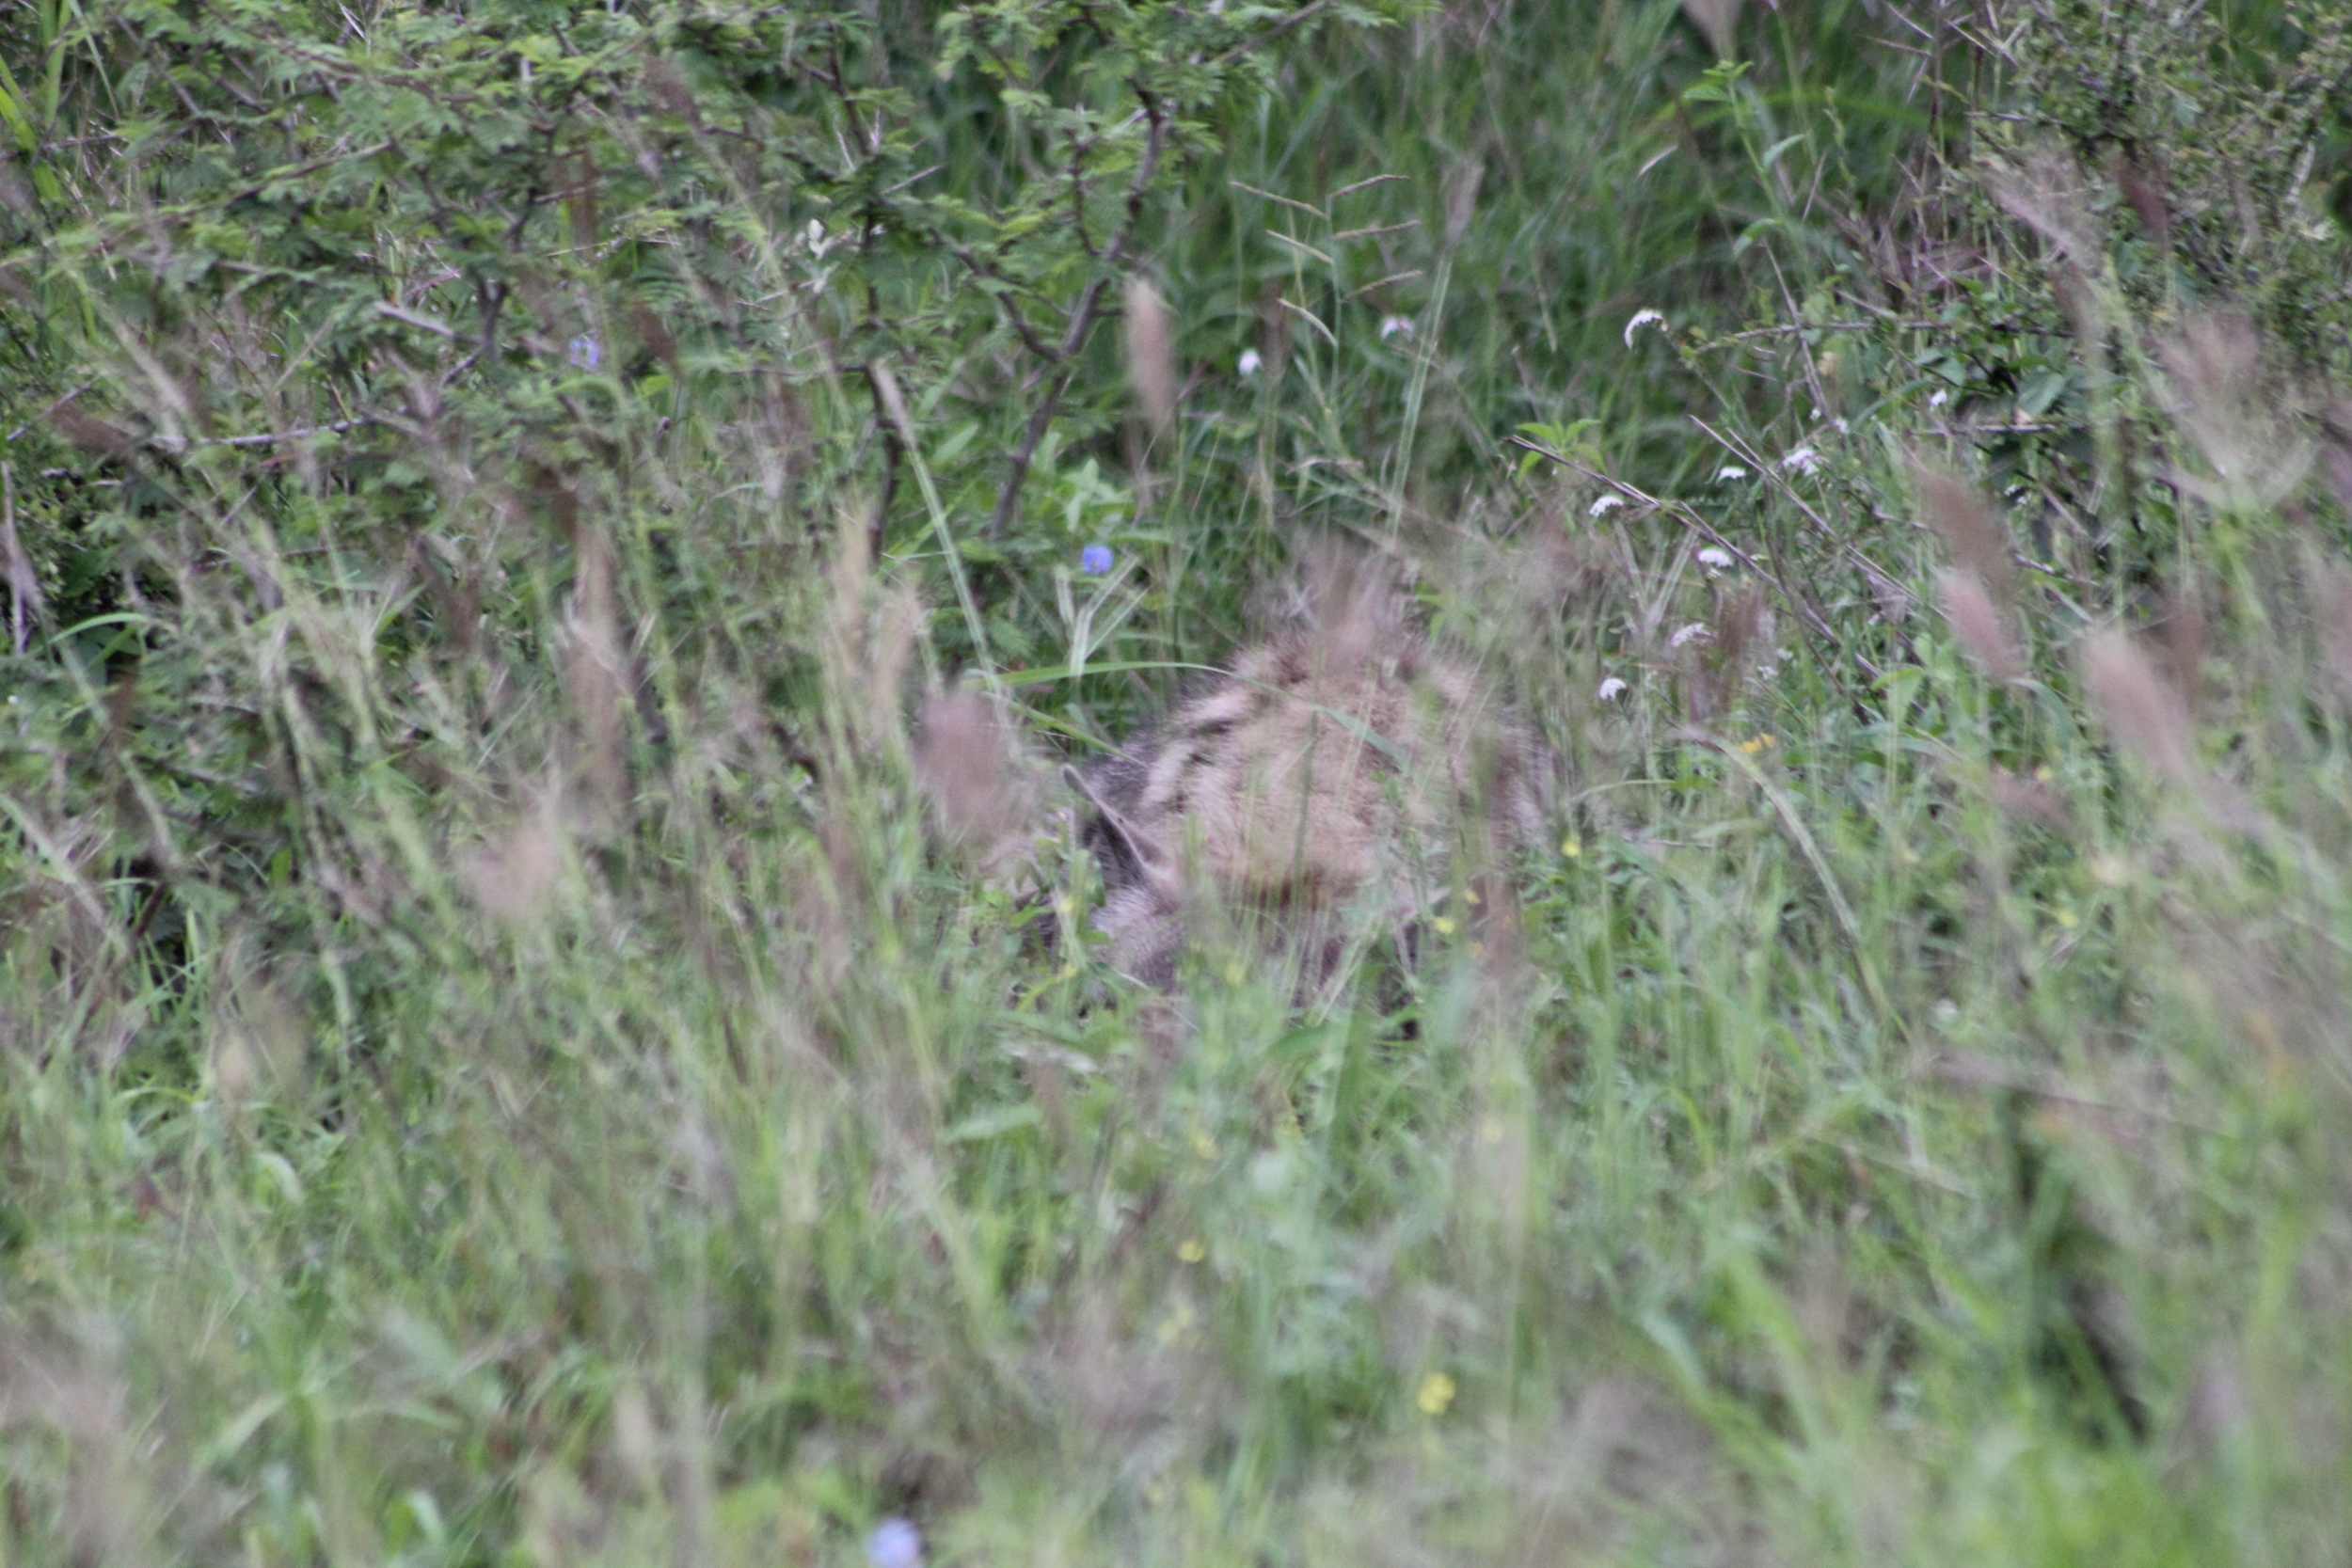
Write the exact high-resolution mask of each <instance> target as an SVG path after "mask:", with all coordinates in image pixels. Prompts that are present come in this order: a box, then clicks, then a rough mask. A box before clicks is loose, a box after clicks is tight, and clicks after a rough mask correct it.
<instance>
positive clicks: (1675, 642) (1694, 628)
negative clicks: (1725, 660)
mask: <svg viewBox="0 0 2352 1568" xmlns="http://www.w3.org/2000/svg"><path fill="white" fill-rule="evenodd" d="M1713 635H1714V633H1712V632H1710V631H1708V629H1707V623H1706V622H1704V621H1693V622H1692V623H1691V624H1690V625H1689V626H1679V627H1677V628H1676V630H1675V634H1674V635H1673V636H1672V637H1669V638H1668V639H1666V646H1667V647H1669V648H1679V647H1681V646H1682V645H1683V644H1684V643H1685V642H1689V641H1692V640H1693V639H1696V638H1701V637H1711V636H1713Z"/></svg>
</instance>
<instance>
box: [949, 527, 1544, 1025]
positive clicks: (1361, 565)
mask: <svg viewBox="0 0 2352 1568" xmlns="http://www.w3.org/2000/svg"><path fill="white" fill-rule="evenodd" d="M1289 620H1290V621H1291V622H1292V623H1293V624H1291V625H1288V626H1282V627H1281V628H1279V630H1276V631H1275V632H1273V633H1272V634H1271V635H1269V636H1267V637H1265V638H1264V639H1263V640H1262V641H1258V642H1256V643H1254V644H1252V645H1249V646H1248V647H1246V648H1245V649H1243V650H1242V651H1241V652H1240V653H1239V654H1238V655H1237V656H1236V657H1233V658H1232V660H1231V661H1230V663H1229V666H1228V668H1227V669H1226V670H1225V671H1224V672H1223V673H1217V674H1215V675H1213V676H1209V677H1206V678H1204V679H1202V680H1200V681H1198V682H1196V683H1195V684H1194V685H1193V686H1192V687H1191V689H1188V690H1187V691H1186V692H1185V693H1184V695H1183V696H1182V697H1180V698H1179V699H1178V701H1177V702H1176V703H1175V704H1174V705H1172V706H1171V707H1170V708H1169V709H1168V711H1167V712H1166V713H1165V714H1163V715H1162V716H1161V717H1160V718H1159V719H1158V721H1156V722H1154V723H1152V724H1150V725H1149V726H1147V727H1146V728H1144V729H1143V730H1142V731H1141V732H1140V733H1138V734H1136V735H1133V736H1129V737H1127V739H1126V740H1125V741H1124V742H1123V743H1122V744H1121V745H1120V747H1119V748H1118V749H1117V750H1115V751H1112V752H1108V753H1107V754H1105V755H1104V756H1102V757H1100V758H1099V759H1097V760H1096V761H1094V762H1093V763H1092V764H1091V765H1089V766H1088V767H1087V768H1084V769H1083V770H1082V771H1075V772H1070V773H1068V774H1067V775H1066V776H1068V777H1069V778H1070V779H1071V781H1072V782H1073V784H1074V785H1075V790H1076V795H1077V801H1076V804H1075V806H1074V811H1075V815H1076V818H1077V823H1076V825H1077V831H1078V834H1079V841H1080V842H1081V843H1082V844H1083V845H1084V847H1085V848H1086V849H1087V850H1088V851H1089V852H1090V853H1091V856H1092V859H1093V862H1094V864H1095V866H1096V868H1097V871H1098V874H1099V876H1100V879H1101V882H1102V886H1103V891H1104V899H1103V904H1102V907H1101V909H1100V910H1099V911H1097V912H1096V914H1095V916H1094V919H1093V927H1094V929H1095V930H1096V931H1097V932H1099V933H1100V936H1101V938H1102V939H1105V940H1103V941H1101V942H1099V944H1098V945H1099V955H1100V957H1101V958H1103V959H1104V961H1105V962H1107V963H1108V964H1109V965H1110V967H1111V968H1113V969H1115V970H1117V971H1119V972H1120V973H1122V974H1127V975H1129V976H1131V977H1132V978H1134V979H1136V980H1138V981H1141V982H1143V983H1144V984H1146V985H1149V986H1153V987H1157V988H1159V989H1162V990H1169V989H1172V988H1173V987H1174V986H1175V984H1176V982H1177V980H1178V978H1179V975H1180V974H1181V972H1182V969H1183V966H1184V956H1185V954H1186V952H1187V951H1188V950H1191V949H1193V948H1195V947H1200V948H1211V947H1217V948H1223V949H1225V950H1228V951H1233V952H1249V951H1254V952H1256V953H1257V954H1259V955H1262V956H1263V957H1265V958H1275V959H1279V960H1280V961H1282V962H1284V963H1286V964H1287V965H1289V966H1291V967H1292V969H1293V972H1294V973H1295V975H1296V977H1297V981H1298V990H1299V991H1300V993H1301V994H1302V995H1304V994H1306V993H1308V992H1310V991H1312V990H1318V989H1320V988H1321V987H1322V986H1324V985H1325V984H1326V983H1327V982H1328V981H1330V980H1331V979H1332V978H1333V977H1334V976H1335V975H1336V974H1339V973H1340V972H1341V971H1342V970H1343V968H1344V967H1346V966H1347V965H1348V964H1349V962H1350V961H1351V957H1352V956H1354V955H1360V954H1361V953H1364V952H1367V951H1369V950H1370V949H1371V948H1372V947H1373V946H1374V945H1375V943H1377V942H1379V941H1381V940H1382V939H1383V938H1384V937H1385V938H1389V939H1392V940H1394V941H1395V942H1397V943H1398V944H1399V945H1400V947H1401V948H1402V949H1403V950H1404V951H1406V953H1408V954H1409V953H1410V951H1411V950H1412V949H1413V948H1414V947H1415V946H1417V945H1418V944H1419V943H1420V942H1421V941H1422V938H1423V937H1424V936H1425V933H1426V929H1427V927H1432V926H1434V927H1436V928H1437V929H1438V930H1440V931H1450V930H1454V929H1456V928H1461V929H1464V930H1466V931H1467V930H1470V929H1471V928H1474V927H1480V926H1482V925H1483V924H1485V923H1486V922H1487V921H1488V920H1490V919H1491V918H1494V917H1501V918H1503V919H1507V918H1509V916H1508V911H1507V905H1508V891H1507V888H1508V883H1507V869H1508V860H1509V857H1510V855H1511V853H1512V851H1513V850H1514V849H1516V848H1518V847H1525V846H1527V845H1530V844H1533V843H1534V842H1535V841H1536V839H1537V838H1538V837H1539V835H1540V834H1541V832H1542V828H1543V819H1544V798H1545V795H1546V793H1547V792H1546V789H1545V785H1546V784H1547V783H1548V782H1549V775H1550V773H1551V772H1552V770H1553V766H1554V764H1553V759H1552V757H1551V755H1550V753H1549V752H1548V751H1547V750H1546V749H1545V748H1544V747H1543V746H1542V745H1541V744H1540V743H1538V741H1537V740H1536V739H1535V737H1534V735H1533V734H1532V732H1531V731H1530V730H1529V729H1528V727H1527V726H1526V724H1525V723H1524V722H1523V721H1522V720H1521V719H1520V718H1519V717H1518V715H1517V714H1516V713H1514V712H1513V711H1512V710H1511V709H1510V708H1509V707H1508V706H1506V705H1504V704H1503V703H1502V701H1501V700H1500V698H1499V697H1498V696H1497V695H1496V693H1495V691H1494V690H1493V689H1492V688H1491V687H1490V686H1489V685H1488V684H1487V682H1486V681H1485V680H1484V679H1483V678H1481V676H1480V675H1479V674H1478V673H1476V671H1474V670H1473V669H1472V668H1470V665H1469V664H1468V663H1467V662H1466V661H1464V660H1463V659H1461V658H1460V657H1457V656H1454V655H1453V654H1450V653H1449V652H1447V651H1446V650H1444V649H1443V648H1441V647H1440V646H1439V645H1438V643H1437V642H1436V641H1434V640H1433V639H1431V638H1430V637H1429V636H1428V635H1427V634H1426V633H1424V632H1422V630H1420V629H1419V628H1418V627H1417V626H1414V625H1413V623H1412V621H1411V618H1410V616H1409V614H1408V613H1407V610H1406V604H1405V601H1404V597H1403V595H1402V594H1400V593H1398V592H1397V590H1396V586H1395V583H1394V581H1393V578H1391V576H1390V574H1389V573H1387V572H1386V571H1385V570H1382V569H1379V568H1377V567H1375V566H1374V565H1373V564H1371V563H1369V562H1364V561H1361V560H1353V559H1348V558H1326V559H1324V560H1322V561H1320V562H1316V563H1315V564H1314V565H1313V566H1312V567H1311V571H1310V582H1309V584H1308V588H1307V591H1306V592H1305V593H1303V594H1300V595H1298V596H1297V600H1296V601H1295V608H1294V610H1293V611H1292V613H1291V615H1290V617H1289ZM937 711H938V710H936V709H935V710H934V714H935V715H936V714H937ZM941 727H942V726H941V724H940V722H939V721H938V719H937V718H936V717H935V718H934V720H933V721H932V723H931V724H930V725H928V726H927V728H928V729H930V730H931V731H933V732H934V735H933V736H932V737H930V740H928V741H927V749H930V746H932V745H935V742H936V738H937V736H936V732H937V731H938V730H939V729H940V728H941ZM933 770H934V771H937V770H938V769H936V768H934V769H933ZM1035 841H1036V834H1035V832H1034V831H1032V832H1031V834H1030V836H1029V840H1028V842H1030V843H1032V844H1033V843H1034V842H1035Z"/></svg>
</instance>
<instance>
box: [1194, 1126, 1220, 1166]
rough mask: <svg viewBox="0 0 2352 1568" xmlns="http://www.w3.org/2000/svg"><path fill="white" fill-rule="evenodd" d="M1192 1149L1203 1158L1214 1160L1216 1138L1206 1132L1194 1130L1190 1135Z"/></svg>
mask: <svg viewBox="0 0 2352 1568" xmlns="http://www.w3.org/2000/svg"><path fill="white" fill-rule="evenodd" d="M1192 1151H1193V1152H1194V1153H1195V1154H1198V1155H1200V1158H1202V1159H1203V1160H1214V1159H1216V1139H1215V1138H1212V1137H1210V1136H1209V1135H1208V1134H1207V1133H1206V1132H1195V1133H1193V1135H1192Z"/></svg>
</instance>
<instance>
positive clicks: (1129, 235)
mask: <svg viewBox="0 0 2352 1568" xmlns="http://www.w3.org/2000/svg"><path fill="white" fill-rule="evenodd" d="M1136 96H1137V97H1138V98H1140V99H1141V100H1142V101H1143V108H1144V114H1145V119H1147V121H1148V122H1149V125H1150V129H1149V131H1148V132H1147V133H1146V135H1145V138H1144V144H1143V156H1142V157H1141V158H1139V159H1137V160H1136V172H1135V176H1134V178H1132V179H1130V180H1129V181H1128V182H1127V215H1126V219H1125V221H1124V222H1123V223H1121V224H1120V229H1119V231H1118V232H1117V233H1116V234H1113V235H1112V236H1111V238H1110V240H1109V242H1108V243H1107V244H1105V245H1104V246H1103V255H1102V267H1103V270H1102V271H1101V272H1100V273H1099V274H1097V275H1096V276H1095V277H1094V278H1093V279H1092V280H1091V281H1089V283H1088V284H1087V286H1086V289H1085V291H1084V292H1083V293H1080V294H1079V296H1078V303H1077V304H1076V305H1075V306H1073V308H1072V309H1071V313H1070V325H1069V329H1068V330H1067V331H1065V332H1064V333H1063V334H1062V339H1061V344H1060V347H1059V349H1058V350H1057V355H1056V359H1055V362H1056V363H1057V364H1058V365H1059V367H1060V369H1059V370H1058V371H1057V373H1056V374H1055V376H1054V380H1053V384H1052V385H1051V386H1050V387H1048V388H1046V391H1045V396H1044V398H1043V400H1042V401H1041V402H1040V403H1039V404H1038V405H1037V408H1036V410H1035V411H1034V412H1033V413H1031V414H1030V416H1029V423H1028V428H1027V429H1025V430H1024V431H1023V432H1022V433H1021V445H1020V447H1019V448H1018V449H1016V450H1015V451H1014V452H1013V454H1012V461H1011V462H1010V463H1009V465H1008V466H1007V470H1006V474H1005V483H1004V488H1003V489H1001V490H999V491H998V492H997V495H996V515H994V516H993V517H992V518H991V519H989V524H988V529H987V531H986V532H985V534H984V535H983V537H985V538H988V539H996V538H998V537H1001V536H1002V535H1003V533H1004V531H1006V530H1007V529H1009V528H1010V527H1011V526H1012V520H1013V518H1014V517H1015V516H1017V515H1019V514H1020V511H1021V487H1022V485H1023V484H1025V483H1027V481H1028V477H1029V464H1030V462H1031V460H1032V459H1034V458H1035V457H1036V456H1037V449H1038V445H1039V443H1040V442H1041V441H1043V440H1044V439H1045V432H1046V431H1047V430H1048V429H1050V428H1052V426H1053V423H1054V417H1055V416H1056V415H1057V414H1058V413H1060V412H1061V400H1062V397H1063V395H1064V394H1065V393H1067V392H1068V391H1069V390H1070V383H1071V380H1072V378H1073V376H1074V375H1075V373H1076V370H1075V367H1074V366H1073V364H1072V362H1071V361H1072V360H1073V357H1074V356H1076V354H1077V352H1078V350H1079V349H1081V348H1083V347H1085V346H1086V338H1087V333H1088V332H1089V331H1090V330H1091V329H1092V328H1093V326H1094V322H1095V318H1096V317H1097V316H1099V315H1100V314H1101V313H1102V309H1103V296H1104V291H1105V290H1107V289H1108V288H1109V287H1110V281H1111V279H1112V278H1113V277H1117V276H1118V275H1119V269H1120V262H1121V261H1124V259H1125V257H1126V254H1127V245H1128V243H1129V242H1130V241H1131V240H1133V239H1134V238H1135V234H1136V230H1137V229H1138V228H1139V227H1141V225H1142V222H1143V198H1144V197H1145V195H1146V194H1147V193H1148V192H1149V191H1150V189H1151V185H1152V174H1153V173H1154V172H1155V171H1156V170H1157V169H1158V167H1159V163H1160V155H1161V153H1162V152H1164V151H1165V150H1167V147H1168V116H1167V114H1166V113H1165V112H1164V111H1163V110H1162V108H1161V106H1160V103H1159V100H1158V98H1157V97H1156V96H1154V95H1152V94H1149V93H1145V92H1142V91H1140V90H1138V91H1137V93H1136Z"/></svg>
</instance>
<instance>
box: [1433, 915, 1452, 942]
mask: <svg viewBox="0 0 2352 1568" xmlns="http://www.w3.org/2000/svg"><path fill="white" fill-rule="evenodd" d="M1429 924H1430V925H1432V926H1435V927H1437V928H1438V935H1439V936H1441V937H1450V936H1452V935H1453V934H1454V922H1453V921H1451V920H1448V919H1447V918H1446V917H1445V916H1444V915H1438V917H1437V918H1436V919H1434V920H1432V921H1430V923H1429Z"/></svg>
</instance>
